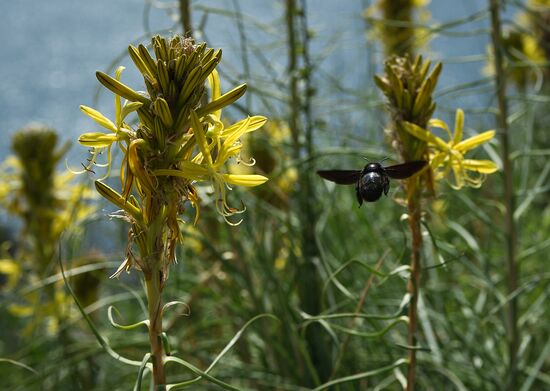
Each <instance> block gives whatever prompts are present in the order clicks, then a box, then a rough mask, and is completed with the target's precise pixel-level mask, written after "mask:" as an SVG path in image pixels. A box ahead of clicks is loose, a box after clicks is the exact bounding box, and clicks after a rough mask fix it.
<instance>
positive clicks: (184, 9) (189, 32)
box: [179, 0, 193, 38]
mask: <svg viewBox="0 0 550 391" xmlns="http://www.w3.org/2000/svg"><path fill="white" fill-rule="evenodd" d="M179 3H180V19H181V27H182V29H183V35H184V36H185V37H190V38H192V37H193V25H192V23H191V4H190V1H189V0H179Z"/></svg>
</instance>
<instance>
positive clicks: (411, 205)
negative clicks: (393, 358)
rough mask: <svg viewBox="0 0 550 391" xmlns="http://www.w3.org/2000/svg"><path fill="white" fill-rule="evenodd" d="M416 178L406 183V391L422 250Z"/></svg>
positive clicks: (412, 371) (412, 372)
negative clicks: (408, 260)
mask: <svg viewBox="0 0 550 391" xmlns="http://www.w3.org/2000/svg"><path fill="white" fill-rule="evenodd" d="M417 181H418V179H417V178H412V179H410V180H409V182H408V186H407V188H408V189H407V190H408V193H409V194H408V197H407V209H408V213H409V229H410V231H411V241H412V243H411V265H410V266H411V276H410V279H409V284H408V286H407V290H408V292H409V295H410V302H409V308H408V316H409V326H408V336H407V344H408V345H409V348H410V350H409V367H408V370H407V391H414V386H415V381H416V349H415V347H416V345H417V336H416V332H417V329H418V294H419V290H420V275H421V264H420V249H421V248H422V232H421V230H420V198H419V197H418V195H417V194H416V191H417V189H416V182H417Z"/></svg>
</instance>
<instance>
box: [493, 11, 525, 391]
mask: <svg viewBox="0 0 550 391" xmlns="http://www.w3.org/2000/svg"><path fill="white" fill-rule="evenodd" d="M489 5H490V9H491V38H492V44H493V50H494V66H495V77H496V93H497V99H498V113H497V125H498V128H499V130H500V144H501V145H502V165H503V175H504V204H505V208H506V212H505V228H506V231H505V232H506V263H507V268H508V278H507V280H508V295H510V297H511V299H510V301H509V304H508V319H507V323H508V355H509V357H508V359H509V362H508V365H509V368H508V376H509V377H508V381H507V388H506V389H507V390H515V389H516V388H517V387H516V383H517V357H516V356H517V351H518V346H519V332H518V325H517V318H518V299H517V296H515V295H513V293H514V292H516V290H517V289H518V286H519V283H518V280H519V268H518V264H517V260H516V244H517V232H516V225H515V221H514V209H515V199H514V182H513V167H512V160H511V159H510V142H509V131H508V123H507V118H508V106H507V102H506V75H505V74H504V67H503V57H502V25H501V22H500V8H499V1H498V0H490V2H489Z"/></svg>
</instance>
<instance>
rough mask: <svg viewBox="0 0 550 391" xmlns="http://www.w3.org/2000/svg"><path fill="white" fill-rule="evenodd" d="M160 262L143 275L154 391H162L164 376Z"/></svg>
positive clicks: (164, 382) (164, 381)
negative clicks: (147, 310)
mask: <svg viewBox="0 0 550 391" xmlns="http://www.w3.org/2000/svg"><path fill="white" fill-rule="evenodd" d="M159 267H160V262H156V266H155V267H154V268H153V270H152V271H151V273H147V274H145V286H146V287H147V307H148V309H149V343H150V344H151V355H152V356H151V360H152V362H153V380H154V384H155V388H154V389H155V390H164V389H165V384H166V374H165V371H164V358H165V353H164V348H163V344H162V313H161V309H162V287H161V277H162V275H161V271H160V268H159Z"/></svg>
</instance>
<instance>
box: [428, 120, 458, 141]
mask: <svg viewBox="0 0 550 391" xmlns="http://www.w3.org/2000/svg"><path fill="white" fill-rule="evenodd" d="M428 127H431V128H439V129H443V130H444V131H445V132H446V133H447V135H448V136H449V140H451V139H452V136H451V131H450V130H449V127H448V126H447V124H446V123H445V122H443V121H442V120H440V119H437V118H432V119H431V120H429V121H428Z"/></svg>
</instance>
